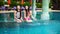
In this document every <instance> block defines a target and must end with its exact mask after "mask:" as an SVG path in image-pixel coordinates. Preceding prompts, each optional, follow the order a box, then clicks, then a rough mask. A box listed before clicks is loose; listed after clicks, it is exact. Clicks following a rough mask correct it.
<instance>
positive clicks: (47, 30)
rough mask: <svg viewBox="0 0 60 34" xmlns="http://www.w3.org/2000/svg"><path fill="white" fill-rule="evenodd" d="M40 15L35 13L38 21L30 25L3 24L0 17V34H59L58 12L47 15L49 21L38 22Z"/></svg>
mask: <svg viewBox="0 0 60 34" xmlns="http://www.w3.org/2000/svg"><path fill="white" fill-rule="evenodd" d="M12 14H13V13H12ZM41 14H42V13H41V12H37V16H36V18H37V19H38V20H36V21H33V22H31V23H27V22H22V23H16V22H4V21H3V20H4V19H3V17H1V18H0V19H1V21H0V22H1V23H0V34H60V15H59V14H60V12H51V13H49V14H50V20H45V21H43V20H40V19H41V18H40V16H41ZM11 18H13V17H11ZM2 19H3V20H2ZM2 21H3V22H2ZM11 21H12V19H11Z"/></svg>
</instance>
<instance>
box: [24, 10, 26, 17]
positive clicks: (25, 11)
mask: <svg viewBox="0 0 60 34" xmlns="http://www.w3.org/2000/svg"><path fill="white" fill-rule="evenodd" d="M24 18H26V11H25V10H24Z"/></svg>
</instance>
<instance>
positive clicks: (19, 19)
mask: <svg viewBox="0 0 60 34" xmlns="http://www.w3.org/2000/svg"><path fill="white" fill-rule="evenodd" d="M16 8H17V9H16V11H15V12H14V18H15V21H17V22H22V21H23V19H22V15H21V7H20V6H19V5H18V6H17V7H16Z"/></svg>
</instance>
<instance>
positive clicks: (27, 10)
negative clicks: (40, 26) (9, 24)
mask: <svg viewBox="0 0 60 34" xmlns="http://www.w3.org/2000/svg"><path fill="white" fill-rule="evenodd" d="M29 10H30V9H29V7H28V9H26V7H25V11H26V17H27V16H28V12H29Z"/></svg>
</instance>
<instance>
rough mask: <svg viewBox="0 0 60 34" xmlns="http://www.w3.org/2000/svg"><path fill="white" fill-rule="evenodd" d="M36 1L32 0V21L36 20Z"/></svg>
mask: <svg viewBox="0 0 60 34" xmlns="http://www.w3.org/2000/svg"><path fill="white" fill-rule="evenodd" d="M35 9H36V0H32V19H33V20H36V10H35Z"/></svg>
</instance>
